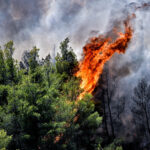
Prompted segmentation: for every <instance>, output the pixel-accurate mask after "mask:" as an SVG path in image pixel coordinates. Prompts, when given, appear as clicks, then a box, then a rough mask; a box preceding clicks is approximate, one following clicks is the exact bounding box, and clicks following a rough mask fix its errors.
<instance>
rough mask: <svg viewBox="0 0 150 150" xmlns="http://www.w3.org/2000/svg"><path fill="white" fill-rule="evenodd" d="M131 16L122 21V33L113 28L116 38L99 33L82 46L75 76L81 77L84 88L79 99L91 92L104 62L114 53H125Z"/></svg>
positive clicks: (128, 40)
mask: <svg viewBox="0 0 150 150" xmlns="http://www.w3.org/2000/svg"><path fill="white" fill-rule="evenodd" d="M130 19H131V17H130V18H128V19H127V20H126V21H124V27H125V31H124V33H121V32H117V30H116V29H115V30H113V32H114V33H113V34H115V36H116V37H117V38H115V40H114V39H113V38H112V37H111V36H106V35H101V36H99V37H93V38H91V39H90V40H89V42H88V43H87V44H86V45H85V46H84V48H83V60H82V61H81V62H80V64H79V70H78V71H77V72H76V73H75V76H76V77H80V78H81V79H82V81H81V84H80V87H81V88H82V89H83V90H84V91H83V93H81V94H80V96H79V99H81V98H83V96H84V95H85V93H92V92H93V91H94V89H95V87H96V85H97V82H98V80H99V77H100V75H101V74H102V72H103V68H104V64H105V63H106V62H107V61H109V60H110V58H111V57H112V56H113V54H114V53H116V52H117V53H125V51H126V49H127V47H128V44H129V42H130V40H131V38H132V35H133V30H132V28H131V26H130V24H129V21H130Z"/></svg>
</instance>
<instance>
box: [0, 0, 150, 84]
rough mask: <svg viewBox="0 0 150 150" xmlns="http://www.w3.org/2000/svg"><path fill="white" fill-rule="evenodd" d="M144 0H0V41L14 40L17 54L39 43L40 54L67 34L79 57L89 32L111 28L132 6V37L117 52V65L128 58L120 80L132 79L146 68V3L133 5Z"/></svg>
mask: <svg viewBox="0 0 150 150" xmlns="http://www.w3.org/2000/svg"><path fill="white" fill-rule="evenodd" d="M144 3H148V1H146V0H145V1H144V0H125V1H124V0H92V1H91V0H68V1H67V0H42V1H41V0H32V1H30V0H1V1H0V35H1V40H0V44H1V45H3V44H4V43H6V42H7V41H9V40H13V41H14V43H15V47H16V52H15V55H14V57H16V58H18V59H20V58H21V56H22V53H23V51H24V50H28V49H31V48H32V47H33V46H37V47H38V48H40V56H41V57H45V56H46V55H47V54H48V53H51V55H52V57H54V56H55V54H56V52H57V51H59V43H60V42H61V41H63V40H64V39H65V38H66V37H69V38H70V40H71V43H70V45H71V46H72V47H73V49H74V51H75V53H76V54H77V57H78V58H79V59H80V58H81V55H82V47H83V46H84V45H85V43H86V41H87V40H88V38H89V37H91V36H93V35H99V34H101V33H104V32H107V31H110V30H111V29H112V27H113V26H114V24H115V25H117V23H119V22H118V21H120V22H121V21H123V20H124V18H125V17H127V15H128V14H132V13H133V12H135V14H136V19H134V21H133V22H132V26H133V29H134V37H133V40H132V42H131V43H130V46H129V48H128V50H127V52H126V54H125V55H121V56H119V58H120V59H119V60H118V65H117V67H118V68H119V67H122V66H123V65H124V64H126V63H128V64H130V66H128V67H129V69H130V74H129V75H128V76H126V77H125V78H124V79H123V80H122V84H124V83H129V82H131V81H132V83H134V82H136V81H137V80H138V79H139V78H141V77H142V76H143V75H144V74H145V73H147V72H148V70H149V68H150V64H149V57H150V52H149V49H150V45H149V43H150V41H149V39H150V38H149V36H150V28H149V20H150V11H149V10H150V9H148V8H143V9H138V10H136V11H135V7H138V6H141V5H142V4H144ZM114 57H115V56H114ZM127 85H128V84H127ZM133 85H134V84H133ZM124 87H125V86H124Z"/></svg>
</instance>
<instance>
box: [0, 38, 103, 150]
mask: <svg viewBox="0 0 150 150" xmlns="http://www.w3.org/2000/svg"><path fill="white" fill-rule="evenodd" d="M68 43H69V39H68V38H67V39H65V41H64V42H62V43H61V46H60V49H61V54H57V57H56V63H55V64H53V63H52V60H51V57H50V55H48V56H47V57H46V58H45V59H42V60H40V59H39V55H38V52H39V49H37V48H36V47H33V49H32V50H31V51H26V52H25V53H24V55H23V57H22V61H21V62H20V65H18V63H17V61H16V60H15V59H14V58H13V53H14V50H15V49H14V47H13V42H12V41H10V42H9V43H7V44H6V45H5V46H4V50H2V49H0V129H1V130H0V148H1V149H5V148H7V149H10V150H17V149H20V150H38V149H42V150H48V149H53V150H56V149H58V150H80V149H87V147H88V149H91V150H93V149H94V148H96V149H97V148H98V147H100V143H99V142H97V138H96V129H97V128H98V127H99V125H100V124H101V122H102V117H100V116H99V114H98V112H95V106H94V103H93V102H92V101H91V99H92V96H91V95H88V94H87V95H85V97H84V98H83V99H82V100H81V101H78V102H77V101H76V100H77V97H78V95H79V94H80V93H81V92H82V90H81V89H80V88H79V83H80V79H77V78H76V77H74V76H73V69H74V68H75V67H76V66H77V63H78V62H77V59H76V56H75V54H74V52H73V50H72V49H71V48H69V46H68ZM6 132H7V134H6ZM97 143H98V144H97Z"/></svg>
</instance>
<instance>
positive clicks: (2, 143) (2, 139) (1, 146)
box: [0, 130, 12, 150]
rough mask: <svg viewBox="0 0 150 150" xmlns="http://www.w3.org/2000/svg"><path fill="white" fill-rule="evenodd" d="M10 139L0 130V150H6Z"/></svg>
mask: <svg viewBox="0 0 150 150" xmlns="http://www.w3.org/2000/svg"><path fill="white" fill-rule="evenodd" d="M11 139H12V137H11V136H8V135H7V133H6V131H4V130H0V150H6V148H7V146H8V144H9V143H10V141H11Z"/></svg>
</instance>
